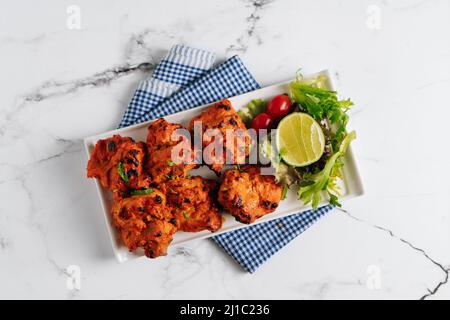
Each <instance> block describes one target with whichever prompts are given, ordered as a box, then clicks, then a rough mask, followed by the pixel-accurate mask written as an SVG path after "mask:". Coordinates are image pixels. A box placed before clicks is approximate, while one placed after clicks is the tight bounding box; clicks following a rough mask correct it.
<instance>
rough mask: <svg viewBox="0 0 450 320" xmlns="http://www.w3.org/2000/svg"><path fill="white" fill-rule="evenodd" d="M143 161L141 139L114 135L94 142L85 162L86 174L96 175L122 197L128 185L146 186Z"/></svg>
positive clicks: (132, 186) (143, 148)
mask: <svg viewBox="0 0 450 320" xmlns="http://www.w3.org/2000/svg"><path fill="white" fill-rule="evenodd" d="M144 162H145V144H144V143H142V142H134V140H133V139H131V138H128V137H125V138H124V137H121V136H119V135H115V136H113V137H112V138H108V139H103V140H99V141H98V142H97V143H96V145H95V147H94V150H93V152H92V153H91V157H90V159H89V162H88V165H87V176H88V177H89V178H96V179H98V180H99V181H100V183H101V185H102V186H103V187H104V188H107V189H108V190H110V191H112V192H113V193H114V196H115V197H122V196H123V195H124V194H126V192H127V190H128V189H142V188H147V187H148V186H149V184H150V181H149V179H148V175H147V174H145V173H144Z"/></svg>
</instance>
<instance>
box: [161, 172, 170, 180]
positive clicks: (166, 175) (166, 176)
mask: <svg viewBox="0 0 450 320" xmlns="http://www.w3.org/2000/svg"><path fill="white" fill-rule="evenodd" d="M163 176H164V177H165V178H167V179H172V177H171V176H169V175H168V174H167V173H164V174H163Z"/></svg>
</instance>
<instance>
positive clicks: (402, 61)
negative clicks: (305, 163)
mask: <svg viewBox="0 0 450 320" xmlns="http://www.w3.org/2000/svg"><path fill="white" fill-rule="evenodd" d="M156 3H157V2H156V1H144V0H142V1H110V0H102V1H87V0H85V1H81V0H76V1H56V0H54V1H50V0H45V1H39V3H38V2H37V1H8V2H6V1H2V2H1V4H0V57H1V60H0V84H1V90H0V101H1V104H0V195H1V202H0V298H27V299H28V298H32V299H34V298H44V299H47V298H57V299H92V298H108V299H120V298H138V299H161V298H222V299H239V298H288V299H310V298H319V299H330V298H363V299H366V298H376V299H390V298H406V299H420V298H428V299H448V298H450V284H448V283H447V279H448V276H449V268H450V233H449V232H450V218H449V215H450V204H449V201H448V199H449V195H450V187H449V183H448V181H449V178H450V173H449V172H450V171H449V170H448V167H447V165H448V164H449V156H450V152H449V151H448V145H449V143H448V138H447V132H448V118H449V116H450V108H449V106H448V104H449V102H448V93H449V91H450V41H449V39H448V30H450V20H449V19H448V17H449V14H450V3H449V2H448V1H445V0H441V1H438V0H434V1H432V0H429V1H423V0H408V1H407V0H400V1H388V0H384V1H378V0H373V1H356V0H355V1H334V0H333V1H332V0H329V1H298V0H295V1H294V0H291V1H284V0H274V1H259V0H254V1H241V0H232V1H220V0H211V1H200V0H196V1H181V0H177V1H159V2H158V4H156ZM70 5H78V6H79V8H80V9H81V29H79V30H71V29H68V28H67V25H66V20H67V18H68V14H67V13H66V10H67V7H68V6H70ZM374 6H375V7H374ZM24 8H28V9H27V10H25V9H24ZM373 10H375V11H373ZM376 10H379V13H380V18H381V20H379V22H380V24H379V29H377V28H376V27H377V24H376V21H375V24H373V21H374V20H373V19H372V18H373V17H374V15H373V14H374V13H373V12H376ZM375 14H376V13H375ZM175 43H185V44H189V45H192V46H196V47H199V48H204V49H209V50H212V51H214V52H216V53H217V55H218V57H219V58H220V59H221V60H223V59H224V58H226V57H229V56H231V55H233V54H239V55H240V56H241V57H242V59H243V60H244V61H245V63H246V64H247V66H248V67H249V68H250V70H251V71H252V72H253V74H254V75H255V77H256V79H257V80H258V81H259V82H260V83H261V84H262V85H267V84H271V83H275V82H277V81H280V80H284V79H287V78H290V77H291V76H292V75H293V73H294V72H295V71H296V70H297V69H298V68H299V67H302V68H303V70H304V72H305V73H308V72H314V71H319V70H321V69H326V68H328V69H332V70H335V71H336V72H337V76H338V79H339V81H338V86H339V90H340V93H341V94H342V95H343V96H350V97H352V98H353V100H354V101H355V102H356V107H355V110H354V113H353V117H352V120H351V124H350V125H351V127H352V128H354V129H356V130H357V132H358V134H359V137H358V140H357V141H356V142H355V144H354V147H355V151H356V154H357V156H358V159H359V162H360V166H361V171H362V174H363V178H364V183H365V187H366V191H367V194H366V195H365V196H364V197H362V198H358V199H355V200H351V201H348V202H347V203H345V210H347V211H346V212H342V211H335V212H333V213H332V214H329V215H328V216H327V217H326V218H324V219H322V220H321V221H320V222H319V223H317V224H316V225H315V226H313V227H312V228H311V229H310V230H308V231H307V232H305V233H304V234H303V235H302V236H301V237H299V238H297V239H296V240H295V241H293V242H292V243H290V244H289V245H288V246H287V247H286V248H284V249H283V250H282V251H281V252H279V253H278V254H277V255H276V256H274V257H273V258H272V259H271V260H270V261H268V262H267V263H266V264H265V265H264V266H262V267H261V268H260V269H259V271H258V272H257V273H255V274H247V273H245V272H243V271H242V270H241V269H240V268H239V267H238V266H237V265H236V264H235V263H234V262H233V261H232V260H231V259H230V258H229V257H228V256H227V255H225V254H224V253H223V252H222V251H221V250H220V249H218V248H217V247H216V246H215V245H214V244H213V243H212V242H210V241H208V240H201V241H197V242H194V243H192V244H190V245H189V246H186V247H183V248H179V249H174V250H171V252H170V254H169V256H168V257H165V258H161V259H157V260H154V261H148V260H146V259H137V260H134V261H132V262H127V263H125V264H118V263H117V262H116V261H115V259H114V257H113V255H112V252H111V247H110V244H109V240H108V237H107V234H106V229H105V225H104V221H103V218H102V214H101V211H100V210H101V209H100V204H99V201H98V199H97V194H96V191H95V188H94V184H93V182H92V181H89V180H87V179H86V178H85V166H86V156H85V154H84V150H83V149H82V144H81V141H82V139H83V138H84V137H86V136H89V135H92V134H95V133H100V132H102V131H106V130H108V129H112V128H114V127H115V126H116V125H117V124H118V122H119V119H120V117H121V115H122V113H123V111H124V108H125V106H126V105H127V102H128V100H129V98H130V96H131V94H132V91H133V88H134V87H135V86H136V84H137V83H138V82H139V80H141V79H143V78H144V77H146V76H147V75H149V72H143V71H141V70H138V69H136V68H135V65H136V64H139V63H141V62H150V63H152V64H156V63H157V62H158V61H159V60H160V58H161V57H162V56H163V55H164V54H165V53H166V50H167V49H168V48H169V47H170V46H171V45H172V44H175ZM71 265H77V266H79V267H80V270H81V282H80V283H81V287H80V288H79V289H76V288H75V289H72V290H71V289H70V288H69V287H68V286H67V280H68V272H67V270H66V268H67V267H69V266H71ZM377 274H378V275H379V277H378V278H377ZM374 279H375V281H374ZM377 280H379V281H377Z"/></svg>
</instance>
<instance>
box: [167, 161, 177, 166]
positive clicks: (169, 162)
mask: <svg viewBox="0 0 450 320" xmlns="http://www.w3.org/2000/svg"><path fill="white" fill-rule="evenodd" d="M166 163H167V165H168V166H169V167H172V166H174V165H175V162H173V161H172V160H166Z"/></svg>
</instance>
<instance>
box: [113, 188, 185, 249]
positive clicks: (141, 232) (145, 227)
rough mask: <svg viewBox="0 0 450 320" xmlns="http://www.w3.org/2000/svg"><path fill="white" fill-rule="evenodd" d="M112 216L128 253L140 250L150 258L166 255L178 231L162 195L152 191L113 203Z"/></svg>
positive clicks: (154, 190)
mask: <svg viewBox="0 0 450 320" xmlns="http://www.w3.org/2000/svg"><path fill="white" fill-rule="evenodd" d="M111 213H112V217H113V221H114V225H115V226H116V228H117V229H118V231H119V233H120V236H121V238H122V241H123V242H124V244H125V245H126V246H127V247H128V249H129V250H130V251H134V250H136V249H137V248H142V249H144V252H145V255H146V256H147V257H149V258H156V257H159V256H164V255H166V254H167V247H168V246H169V244H170V243H171V242H172V238H173V234H174V233H175V231H176V230H177V228H176V226H175V224H176V222H175V220H174V219H173V217H172V215H171V213H170V210H169V208H168V207H167V206H166V198H165V196H164V194H163V193H161V192H160V191H158V190H156V189H153V192H152V193H150V194H148V195H142V196H140V195H138V196H131V197H129V198H125V199H121V200H118V201H115V202H114V204H113V207H112V209H111Z"/></svg>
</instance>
